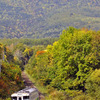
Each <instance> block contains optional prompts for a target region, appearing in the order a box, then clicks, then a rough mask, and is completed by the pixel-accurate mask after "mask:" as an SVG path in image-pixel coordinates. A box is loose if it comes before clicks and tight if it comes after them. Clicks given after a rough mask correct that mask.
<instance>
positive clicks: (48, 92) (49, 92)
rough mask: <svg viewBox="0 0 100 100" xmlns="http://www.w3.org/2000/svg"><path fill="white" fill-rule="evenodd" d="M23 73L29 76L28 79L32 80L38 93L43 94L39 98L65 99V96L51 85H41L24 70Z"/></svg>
mask: <svg viewBox="0 0 100 100" xmlns="http://www.w3.org/2000/svg"><path fill="white" fill-rule="evenodd" d="M24 72H25V74H26V75H27V76H28V77H29V79H30V80H31V81H32V82H33V84H34V86H35V87H36V88H37V89H38V90H39V91H40V93H41V94H42V95H43V96H44V98H43V99H41V100H66V99H65V98H66V96H65V95H64V93H63V92H62V91H58V90H56V89H54V88H53V87H49V86H48V87H47V86H42V85H41V84H40V83H39V82H38V81H37V80H35V79H33V78H32V77H31V76H30V75H29V74H28V73H27V72H26V71H24Z"/></svg>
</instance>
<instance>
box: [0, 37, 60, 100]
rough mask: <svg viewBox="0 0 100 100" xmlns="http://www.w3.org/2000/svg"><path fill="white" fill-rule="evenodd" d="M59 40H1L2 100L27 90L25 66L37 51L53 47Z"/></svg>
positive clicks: (0, 91)
mask: <svg viewBox="0 0 100 100" xmlns="http://www.w3.org/2000/svg"><path fill="white" fill-rule="evenodd" d="M57 40H58V39H57V38H52V39H51V38H50V39H49V38H47V39H34V40H33V39H0V100H10V99H6V98H8V97H10V95H11V94H12V93H14V92H16V91H18V90H20V89H23V88H25V87H24V83H23V80H22V77H21V73H22V71H23V70H24V66H25V65H26V64H27V63H28V61H29V59H30V58H31V56H32V55H33V54H35V53H36V51H39V50H40V51H41V50H44V49H45V48H46V46H47V45H51V44H52V43H53V42H54V41H57Z"/></svg>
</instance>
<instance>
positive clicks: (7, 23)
mask: <svg viewBox="0 0 100 100" xmlns="http://www.w3.org/2000/svg"><path fill="white" fill-rule="evenodd" d="M69 26H74V27H76V28H82V27H86V28H88V29H93V30H99V29H100V0H59V1H58V0H41V1H40V0H0V38H15V37H16V38H45V37H58V36H59V35H60V33H61V32H62V30H63V29H65V28H66V27H69Z"/></svg>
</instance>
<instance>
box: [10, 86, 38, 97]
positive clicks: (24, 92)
mask: <svg viewBox="0 0 100 100" xmlns="http://www.w3.org/2000/svg"><path fill="white" fill-rule="evenodd" d="M32 92H38V91H37V89H36V88H30V87H28V88H25V89H23V90H20V91H18V92H16V93H13V94H12V95H11V97H15V96H29V94H30V93H32Z"/></svg>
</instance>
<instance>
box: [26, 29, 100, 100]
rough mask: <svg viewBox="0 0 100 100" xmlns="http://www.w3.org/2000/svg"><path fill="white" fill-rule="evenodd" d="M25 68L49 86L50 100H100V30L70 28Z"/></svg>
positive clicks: (40, 81) (36, 52) (36, 51)
mask: <svg viewBox="0 0 100 100" xmlns="http://www.w3.org/2000/svg"><path fill="white" fill-rule="evenodd" d="M25 68H26V71H27V72H28V73H29V74H30V76H31V77H32V78H33V79H35V80H36V81H38V82H39V83H40V85H41V86H45V88H48V94H49V96H47V99H46V100H100V31H97V32H96V31H93V30H87V29H85V28H83V29H76V28H73V27H70V28H67V29H65V30H63V32H62V35H61V36H60V39H59V40H58V41H56V42H54V43H53V45H48V46H47V48H46V49H44V50H43V49H42V50H37V49H35V53H34V54H33V56H32V57H31V58H30V60H29V62H28V64H27V65H26V67H25ZM56 89H57V90H56Z"/></svg>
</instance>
